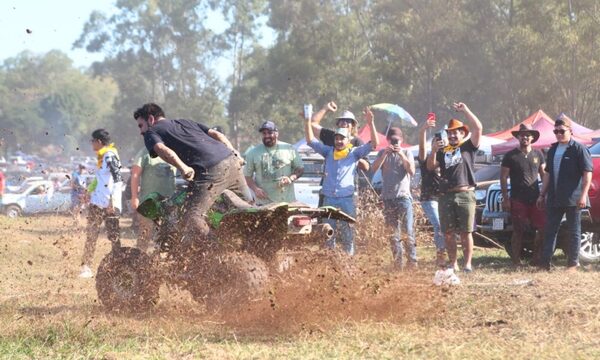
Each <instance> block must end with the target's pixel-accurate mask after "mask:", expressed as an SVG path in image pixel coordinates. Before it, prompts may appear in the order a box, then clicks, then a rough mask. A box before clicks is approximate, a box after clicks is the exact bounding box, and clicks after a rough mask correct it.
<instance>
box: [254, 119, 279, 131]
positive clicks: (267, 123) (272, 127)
mask: <svg viewBox="0 0 600 360" xmlns="http://www.w3.org/2000/svg"><path fill="white" fill-rule="evenodd" d="M263 130H269V131H278V130H277V126H275V123H274V122H272V121H265V122H264V123H263V124H262V125H261V126H260V127H259V128H258V132H261V131H263Z"/></svg>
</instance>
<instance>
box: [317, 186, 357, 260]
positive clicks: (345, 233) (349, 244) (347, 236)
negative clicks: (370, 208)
mask: <svg viewBox="0 0 600 360" xmlns="http://www.w3.org/2000/svg"><path fill="white" fill-rule="evenodd" d="M323 206H333V207H335V208H338V209H340V210H342V211H343V212H345V213H346V214H348V215H350V216H352V217H356V208H355V206H354V198H353V197H352V196H346V197H339V198H335V197H329V196H325V197H324V198H323ZM325 223H327V224H329V225H331V227H332V228H333V230H334V234H333V237H332V238H331V239H330V240H328V241H327V242H326V243H325V245H326V246H327V247H328V248H330V249H335V245H336V240H337V239H338V234H339V240H340V242H341V244H342V248H343V249H344V251H345V252H346V253H348V255H354V229H353V228H351V227H350V224H349V223H348V222H347V221H342V220H333V219H327V220H325ZM338 223H339V231H338V229H337V224H338Z"/></svg>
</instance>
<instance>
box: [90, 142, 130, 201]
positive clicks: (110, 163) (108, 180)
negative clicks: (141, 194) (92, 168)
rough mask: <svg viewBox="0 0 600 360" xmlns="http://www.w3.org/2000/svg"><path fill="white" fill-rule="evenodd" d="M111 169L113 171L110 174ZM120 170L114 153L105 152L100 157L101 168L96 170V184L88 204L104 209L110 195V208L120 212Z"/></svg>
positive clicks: (121, 180)
mask: <svg viewBox="0 0 600 360" xmlns="http://www.w3.org/2000/svg"><path fill="white" fill-rule="evenodd" d="M111 168H112V169H113V170H112V172H111ZM120 168H121V162H120V161H119V157H118V156H117V155H116V154H115V153H114V152H112V151H107V152H106V153H105V154H104V156H103V157H102V167H101V168H100V169H98V170H96V179H97V181H98V184H97V185H96V189H94V191H93V192H92V195H91V197H90V203H92V204H94V205H96V206H98V207H101V208H103V209H106V208H107V207H108V204H109V201H110V199H111V195H112V206H113V207H114V208H116V209H119V211H121V195H122V194H123V190H122V189H123V179H122V178H121V172H120ZM115 169H117V170H115Z"/></svg>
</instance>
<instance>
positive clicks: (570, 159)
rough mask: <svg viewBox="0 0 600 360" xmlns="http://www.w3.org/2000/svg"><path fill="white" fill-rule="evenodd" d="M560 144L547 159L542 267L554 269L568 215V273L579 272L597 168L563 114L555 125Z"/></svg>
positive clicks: (541, 199)
mask: <svg viewBox="0 0 600 360" xmlns="http://www.w3.org/2000/svg"><path fill="white" fill-rule="evenodd" d="M553 132H554V135H555V136H556V141H557V142H555V143H554V144H552V146H550V150H548V158H547V160H546V172H545V173H544V185H543V187H542V190H541V191H540V196H539V198H538V200H537V205H538V206H539V207H540V208H541V207H542V206H543V205H544V203H545V204H546V227H545V228H544V248H543V250H542V260H541V263H540V266H541V267H542V268H545V269H548V270H549V269H550V262H551V260H552V255H553V254H554V248H555V246H556V235H557V234H558V229H559V228H560V225H561V220H562V218H563V216H564V215H566V218H567V221H566V224H567V228H568V234H569V239H568V244H569V245H568V250H567V271H569V272H573V271H577V267H578V266H579V249H580V247H581V210H582V209H583V208H585V207H587V206H589V199H588V191H589V189H590V185H591V182H592V171H593V170H594V165H593V163H592V156H591V155H590V151H589V150H588V148H587V147H585V146H584V145H582V144H581V143H579V142H577V141H575V140H573V138H572V135H573V130H572V126H571V119H569V118H568V117H567V116H565V115H564V114H561V116H559V118H558V119H556V122H555V123H554V131H553Z"/></svg>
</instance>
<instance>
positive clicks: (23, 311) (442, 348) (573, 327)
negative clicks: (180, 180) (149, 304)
mask: <svg viewBox="0 0 600 360" xmlns="http://www.w3.org/2000/svg"><path fill="white" fill-rule="evenodd" d="M82 225H83V223H82ZM127 226H128V222H127V220H125V221H124V228H125V230H124V231H123V233H124V235H123V237H124V242H125V243H126V244H127V243H129V244H132V241H133V239H132V238H131V234H130V233H128V232H127V230H126V227H127ZM378 226H379V225H377V224H373V225H372V226H371V228H370V229H359V234H360V236H361V241H360V242H359V247H358V253H359V255H358V256H357V257H356V259H355V261H356V263H357V264H358V268H359V269H360V273H361V274H360V276H359V277H357V279H356V281H354V282H352V283H349V284H328V286H319V284H317V282H318V278H315V277H309V276H307V277H306V278H305V281H297V282H296V283H294V284H287V285H286V286H283V285H281V284H280V285H278V286H277V287H273V288H272V289H270V291H269V293H268V294H265V297H264V298H260V299H256V300H255V301H253V302H252V303H250V304H248V305H247V306H243V307H240V308H239V309H236V310H235V311H227V312H220V311H216V312H208V311H207V310H206V309H205V308H204V306H203V305H201V304H198V303H196V302H194V301H193V300H192V299H191V297H190V296H189V294H187V292H184V291H180V290H178V289H177V288H173V287H168V286H163V288H161V298H160V302H159V303H158V304H157V306H156V307H155V308H154V309H152V310H151V311H149V312H146V313H136V314H131V313H128V314H126V313H114V312H108V311H106V310H105V309H104V308H103V307H102V306H101V304H99V303H98V301H97V297H96V290H95V285H94V280H93V279H91V280H82V279H79V278H77V274H78V270H79V261H80V256H81V250H82V248H83V233H82V232H81V228H78V227H75V226H74V225H73V224H72V222H71V220H70V219H69V218H67V217H61V216H40V217H32V218H19V219H16V220H10V219H7V218H4V217H0V258H1V259H2V261H0V357H1V358H11V359H14V358H17V359H18V358H23V359H25V358H36V359H38V358H52V359H56V358H69V359H70V358H95V359H122V358H136V359H137V358H160V359H162V358H166V359H192V358H220V359H233V358H242V359H247V358H256V359H263V358H267V359H271V358H285V359H287V358H301V359H322V358H335V359H338V358H342V359H343V358H353V359H354V358H356V359H358V358H360V359H362V358H377V359H379V358H384V359H398V358H442V359H488V358H493V359H502V358H511V359H594V358H596V359H597V358H600V269H599V268H598V267H595V266H594V267H589V268H586V269H582V270H581V271H579V272H577V273H574V274H568V273H565V272H564V271H563V270H562V267H561V266H559V267H558V268H557V269H556V270H554V271H552V272H550V273H547V272H537V271H534V270H533V269H531V268H523V269H518V270H514V269H512V268H510V266H509V260H508V258H507V257H506V255H505V253H504V252H503V251H501V250H496V249H480V248H478V249H476V250H475V260H474V264H475V271H474V272H473V273H472V274H469V275H464V276H462V275H461V280H462V284H461V285H459V286H456V287H453V288H439V287H435V286H433V285H432V277H433V273H434V271H435V268H434V266H433V257H434V254H433V249H432V248H431V246H430V240H428V238H429V237H430V235H429V233H428V232H426V231H424V230H423V229H420V231H419V237H418V238H419V248H418V250H419V256H420V258H421V261H420V266H419V268H418V269H417V270H414V271H404V272H395V271H392V270H391V267H390V265H389V262H390V259H389V258H390V255H389V249H388V246H387V245H386V242H385V241H383V240H382V239H381V238H377V237H378V235H377V231H376V230H373V229H377V228H378ZM98 245H99V246H98V249H97V251H96V259H95V264H96V265H97V264H98V263H99V262H100V259H101V258H102V256H103V255H104V254H106V253H107V252H108V251H109V246H108V241H107V240H106V238H105V235H104V234H102V235H101V237H100V239H99V244H98ZM558 264H559V265H561V264H562V265H564V258H562V257H559V258H558ZM300 279H302V278H300ZM321 285H322V284H321Z"/></svg>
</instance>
